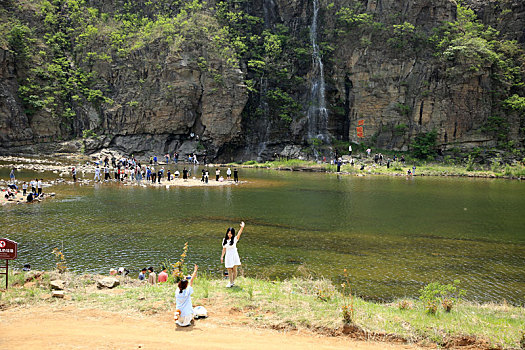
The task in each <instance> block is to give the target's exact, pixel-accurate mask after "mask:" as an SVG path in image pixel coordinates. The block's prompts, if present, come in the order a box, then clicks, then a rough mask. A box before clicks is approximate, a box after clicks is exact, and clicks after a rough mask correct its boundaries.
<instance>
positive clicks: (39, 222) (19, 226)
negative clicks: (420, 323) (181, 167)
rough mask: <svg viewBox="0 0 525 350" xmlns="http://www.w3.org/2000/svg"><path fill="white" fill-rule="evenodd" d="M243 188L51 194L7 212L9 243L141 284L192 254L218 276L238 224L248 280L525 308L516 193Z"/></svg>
mask: <svg viewBox="0 0 525 350" xmlns="http://www.w3.org/2000/svg"><path fill="white" fill-rule="evenodd" d="M17 175H18V177H24V174H17ZM47 175H48V176H47V177H49V176H51V175H52V176H55V177H56V175H55V174H51V175H50V174H47ZM0 176H1V177H2V178H4V179H6V178H7V176H8V172H7V170H5V169H2V172H0ZM26 176H27V177H29V176H32V174H27V175H26ZM39 177H40V176H39ZM241 177H242V179H246V180H248V181H249V184H244V185H240V186H231V187H221V188H174V187H171V188H170V189H165V188H157V189H152V188H140V187H131V186H120V185H96V186H94V187H93V186H78V185H77V186H66V185H64V186H55V187H54V188H53V189H52V190H53V191H55V192H57V193H58V196H57V198H56V199H52V200H47V201H45V202H43V203H39V204H33V205H13V206H4V207H3V208H1V209H0V213H1V214H2V215H1V218H0V226H1V227H2V233H1V236H3V237H8V238H10V239H13V240H15V241H17V242H19V259H18V260H16V262H14V264H15V265H16V266H18V267H21V266H22V265H23V264H24V263H31V265H32V266H33V267H34V268H36V269H49V268H52V267H53V266H54V256H53V255H52V254H51V250H52V249H53V248H54V247H63V252H64V254H65V256H66V258H67V263H68V266H69V267H70V268H71V269H73V270H76V271H90V272H101V273H107V271H108V270H109V269H110V268H111V267H119V266H126V267H128V269H130V270H131V271H132V272H135V273H136V272H137V271H138V270H139V269H140V268H141V267H145V266H149V265H154V266H160V264H161V263H162V262H163V261H164V260H165V259H167V260H169V261H172V262H174V261H176V260H177V258H178V255H179V254H180V253H181V249H182V246H183V244H184V242H189V246H190V249H189V253H188V259H189V262H190V263H198V264H199V265H200V266H201V267H202V268H207V269H208V270H210V271H212V272H213V273H217V274H218V273H220V272H221V271H222V267H221V264H220V260H219V259H220V254H221V240H222V238H223V236H224V233H225V231H226V228H227V227H228V226H235V227H238V223H239V222H240V220H244V221H245V222H246V229H245V233H244V235H243V237H242V240H241V241H240V242H239V244H238V247H239V253H240V256H241V261H242V263H243V268H244V272H245V273H246V274H248V275H251V276H261V277H272V278H276V277H279V278H283V277H286V276H290V275H298V274H301V273H304V272H305V271H310V272H311V273H313V274H321V275H323V276H325V277H328V278H332V279H334V280H338V278H340V276H341V273H342V270H343V268H348V270H349V271H350V273H351V277H352V282H353V284H354V289H355V290H356V291H357V293H358V294H359V295H362V296H365V297H369V298H378V299H386V300H388V299H392V298H394V297H402V296H414V295H416V294H417V291H418V289H419V288H421V287H422V286H423V285H425V284H426V283H429V282H431V281H441V282H447V283H448V282H451V281H452V280H454V279H460V280H461V282H462V286H463V287H464V288H465V289H466V290H467V292H468V294H467V298H468V299H471V300H478V301H490V300H494V301H502V300H503V299H506V300H507V301H510V302H512V303H516V304H524V302H525V268H524V267H525V216H524V213H525V184H523V183H521V182H518V181H506V180H486V179H459V178H428V177H427V178H424V177H422V178H412V179H406V178H405V177H380V176H371V177H353V176H341V177H338V176H336V175H333V174H310V173H290V172H271V171H267V170H245V169H242V171H241Z"/></svg>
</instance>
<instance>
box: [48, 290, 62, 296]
mask: <svg viewBox="0 0 525 350" xmlns="http://www.w3.org/2000/svg"><path fill="white" fill-rule="evenodd" d="M64 293H65V292H64V291H63V290H54V291H53V292H52V294H51V295H52V296H53V298H63V297H64Z"/></svg>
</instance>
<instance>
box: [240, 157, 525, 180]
mask: <svg viewBox="0 0 525 350" xmlns="http://www.w3.org/2000/svg"><path fill="white" fill-rule="evenodd" d="M363 165H364V169H363V170H361V167H362V166H363ZM242 166H243V167H252V168H266V169H275V170H291V171H320V172H336V170H337V167H336V166H335V165H330V164H329V163H322V162H315V161H308V160H299V159H290V160H276V161H268V162H264V163H258V162H256V161H248V162H245V163H243V164H242ZM413 166H416V172H415V174H416V176H421V175H422V176H465V177H486V178H514V179H519V178H525V166H523V165H521V164H516V165H499V164H496V165H492V166H490V167H482V166H480V165H476V164H466V165H458V164H447V163H434V162H423V161H419V160H413V159H410V160H407V161H405V162H404V163H401V162H399V161H396V162H392V163H391V165H390V167H389V168H387V166H386V165H385V162H384V163H383V165H379V164H376V163H374V161H373V160H372V159H370V158H363V159H362V158H356V159H355V164H354V165H353V166H352V165H350V164H344V165H342V166H341V169H340V170H341V173H344V174H354V175H406V174H407V171H408V170H409V169H410V170H412V167H413Z"/></svg>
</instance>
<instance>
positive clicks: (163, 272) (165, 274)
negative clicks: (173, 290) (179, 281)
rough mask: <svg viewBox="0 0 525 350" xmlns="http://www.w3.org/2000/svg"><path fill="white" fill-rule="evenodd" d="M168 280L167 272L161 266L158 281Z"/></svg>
mask: <svg viewBox="0 0 525 350" xmlns="http://www.w3.org/2000/svg"><path fill="white" fill-rule="evenodd" d="M167 281H168V272H167V269H166V268H165V267H164V266H163V267H162V272H161V273H159V283H162V282H167Z"/></svg>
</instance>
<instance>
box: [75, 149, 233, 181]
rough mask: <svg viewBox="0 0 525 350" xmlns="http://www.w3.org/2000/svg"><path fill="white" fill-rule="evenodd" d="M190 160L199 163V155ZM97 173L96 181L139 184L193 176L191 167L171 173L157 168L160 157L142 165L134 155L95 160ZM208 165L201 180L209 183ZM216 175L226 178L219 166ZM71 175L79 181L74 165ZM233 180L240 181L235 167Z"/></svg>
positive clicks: (175, 159) (152, 158)
mask: <svg viewBox="0 0 525 350" xmlns="http://www.w3.org/2000/svg"><path fill="white" fill-rule="evenodd" d="M165 157H166V165H168V164H169V160H170V156H169V154H166V156H165ZM178 157H179V155H178V153H175V154H174V155H173V163H174V164H177V163H178ZM110 161H111V167H110ZM189 162H190V163H192V162H193V164H194V165H197V164H199V163H198V161H197V156H196V155H195V154H192V155H190V156H189ZM94 163H95V175H94V177H93V180H94V181H97V182H102V181H105V182H107V181H110V180H112V179H114V180H116V181H123V182H124V181H137V182H138V183H139V184H140V183H142V181H146V182H151V183H153V184H154V183H159V184H160V183H161V182H162V180H163V179H164V178H165V179H166V180H167V181H172V180H177V179H179V178H180V177H181V175H182V179H183V180H188V179H189V178H191V169H190V168H187V167H184V168H183V170H182V174H181V172H179V170H178V169H175V171H174V172H173V173H171V170H170V169H167V170H166V168H165V167H164V166H162V167H160V168H157V169H156V168H155V167H156V166H157V165H158V159H157V157H156V156H151V157H150V161H149V163H150V164H149V165H146V166H144V165H142V164H141V163H140V162H139V161H138V160H137V159H135V158H134V157H133V155H132V156H131V157H130V158H126V157H123V158H121V159H119V160H117V159H116V158H115V157H112V158H111V160H110V159H109V157H108V156H106V157H105V158H104V160H103V161H102V160H95V162H94ZM206 166H207V165H205V168H204V169H203V170H202V178H201V181H202V182H205V183H208V177H209V171H208V170H207V168H206ZM215 175H216V181H224V178H223V177H221V176H220V170H219V168H217V169H216V170H215ZM71 176H72V178H73V181H74V182H76V181H77V169H76V168H75V167H74V166H73V167H71ZM226 176H227V178H226V180H231V176H232V170H231V169H230V168H228V169H227V170H226ZM233 181H235V182H239V172H238V170H237V169H236V168H235V169H234V170H233Z"/></svg>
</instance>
